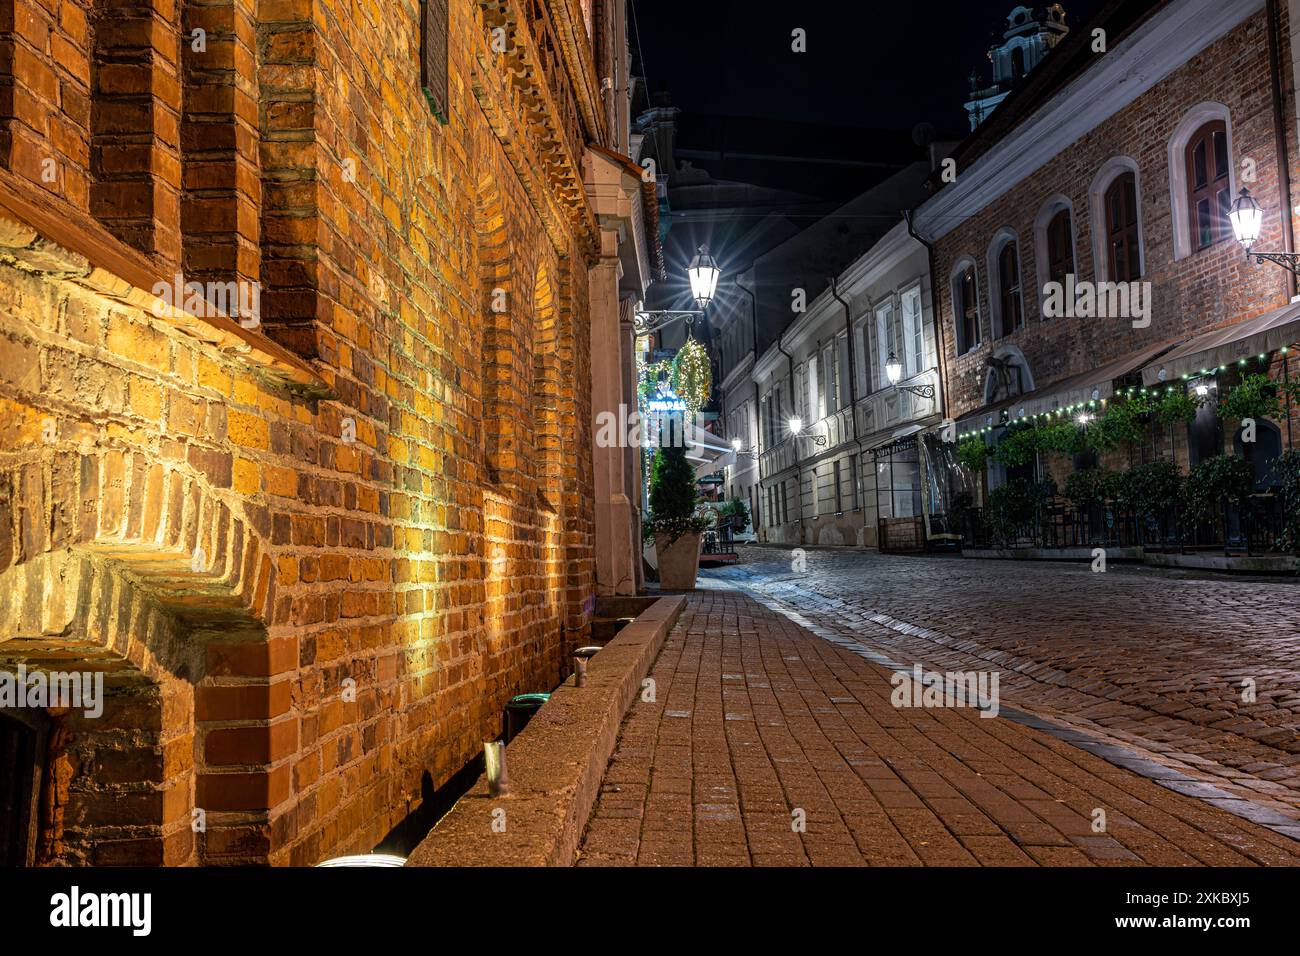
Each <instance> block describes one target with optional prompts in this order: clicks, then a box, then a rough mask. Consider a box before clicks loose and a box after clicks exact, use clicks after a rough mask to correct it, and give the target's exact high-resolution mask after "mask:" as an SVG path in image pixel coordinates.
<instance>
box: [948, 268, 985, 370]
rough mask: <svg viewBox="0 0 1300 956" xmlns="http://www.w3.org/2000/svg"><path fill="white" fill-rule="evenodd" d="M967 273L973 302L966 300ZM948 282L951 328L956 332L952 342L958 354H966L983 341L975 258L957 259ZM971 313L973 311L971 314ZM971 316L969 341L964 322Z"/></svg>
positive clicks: (977, 271) (978, 281)
mask: <svg viewBox="0 0 1300 956" xmlns="http://www.w3.org/2000/svg"><path fill="white" fill-rule="evenodd" d="M968 275H969V277H970V286H971V294H972V297H973V299H974V301H973V302H968V301H967V300H966V278H967V276H968ZM949 284H950V287H951V294H952V314H953V328H954V331H955V332H956V341H955V342H954V344H955V346H956V348H957V355H958V356H962V355H968V354H970V353H971V352H974V351H975V350H976V349H977V348H979V347H980V345H981V344H982V341H983V339H982V331H981V328H980V326H981V324H982V323H981V319H982V316H981V314H980V313H981V307H980V291H979V289H980V278H979V268H978V267H977V266H976V264H975V260H974V259H972V258H970V257H969V256H966V257H963V258H962V259H961V260H959V261H958V263H957V265H956V267H955V268H954V269H953V271H952V275H951V276H950V277H949ZM971 313H974V314H973V316H972V314H971ZM972 317H973V319H974V326H973V329H974V336H973V341H970V340H969V339H970V338H971V336H969V335H968V332H969V331H970V330H968V329H967V328H966V323H967V321H968V320H970V319H971V318H972Z"/></svg>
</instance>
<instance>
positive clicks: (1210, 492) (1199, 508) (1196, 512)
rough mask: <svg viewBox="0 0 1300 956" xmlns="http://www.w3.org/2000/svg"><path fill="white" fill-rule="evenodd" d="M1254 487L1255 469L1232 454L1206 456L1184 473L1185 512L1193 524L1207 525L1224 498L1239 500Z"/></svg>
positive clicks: (1232, 502) (1233, 500) (1241, 501)
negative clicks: (1185, 475) (1185, 482)
mask: <svg viewBox="0 0 1300 956" xmlns="http://www.w3.org/2000/svg"><path fill="white" fill-rule="evenodd" d="M1254 489H1255V469H1254V466H1253V465H1251V463H1250V462H1248V461H1246V460H1245V459H1244V458H1238V457H1236V456H1235V455H1215V456H1214V457H1213V458H1207V459H1205V461H1203V462H1201V463H1200V464H1199V465H1197V466H1196V467H1195V468H1193V469H1192V470H1191V473H1190V474H1188V476H1187V484H1186V486H1185V487H1184V489H1183V507H1184V516H1185V517H1186V519H1187V521H1188V522H1189V523H1190V524H1191V525H1192V526H1193V527H1200V526H1204V525H1207V524H1208V523H1209V522H1210V521H1211V520H1212V519H1213V518H1214V517H1215V515H1216V514H1217V513H1218V508H1219V505H1220V504H1222V503H1223V502H1225V501H1227V502H1229V503H1231V504H1237V505H1239V504H1242V503H1243V502H1245V500H1246V499H1247V498H1249V497H1250V494H1251V492H1252V491H1254Z"/></svg>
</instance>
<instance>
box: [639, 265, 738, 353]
mask: <svg viewBox="0 0 1300 956" xmlns="http://www.w3.org/2000/svg"><path fill="white" fill-rule="evenodd" d="M721 275H722V270H721V269H719V268H718V263H717V261H716V260H715V259H714V258H713V256H711V255H709V250H708V248H707V247H706V246H700V251H699V252H697V253H696V254H695V258H694V259H692V260H691V262H690V265H688V266H687V267H686V277H687V278H688V279H689V280H690V282H691V298H693V299H694V300H695V304H696V305H698V306H699V308H698V309H658V310H653V311H651V310H646V309H640V308H638V309H637V311H636V315H635V317H634V318H633V320H632V330H633V331H634V332H635V333H636V334H637V335H638V336H641V335H651V334H653V333H655V332H659V331H662V330H663V329H666V328H668V326H670V325H673V324H674V323H677V322H681V321H682V320H683V319H684V320H685V321H686V324H687V325H693V324H694V323H695V320H696V319H698V318H700V317H701V316H703V315H704V314H705V311H704V310H705V309H707V308H708V307H709V303H710V302H712V301H713V296H714V294H715V293H716V292H717V291H718V277H719V276H721Z"/></svg>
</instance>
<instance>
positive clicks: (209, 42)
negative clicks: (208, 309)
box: [0, 0, 595, 864]
mask: <svg viewBox="0 0 1300 956" xmlns="http://www.w3.org/2000/svg"><path fill="white" fill-rule="evenodd" d="M493 6H495V5H493ZM507 6H509V7H510V9H511V10H516V9H520V10H521V9H522V8H516V6H515V4H513V3H512V4H508V5H507ZM569 6H573V7H575V8H576V0H575V2H574V3H572V4H569ZM419 7H420V5H419V4H418V3H417V2H416V0H397V2H379V0H371V2H366V3H358V4H344V3H337V2H333V0H260V2H257V3H254V2H253V0H192V2H188V3H186V2H180V0H142V2H141V3H140V4H137V5H135V6H132V7H125V6H122V5H118V4H111V3H105V2H103V0H100V2H99V4H98V5H97V4H96V3H94V2H92V0H80V2H74V0H62V2H58V0H0V54H3V55H2V56H0V64H2V66H0V69H4V70H5V71H6V72H7V73H8V75H6V76H2V77H0V107H2V108H0V176H4V177H5V178H4V179H3V181H0V191H4V192H5V194H6V195H18V196H20V197H23V202H19V203H17V205H18V206H21V207H22V209H24V210H26V209H28V208H34V209H36V210H37V211H38V212H39V211H41V210H44V211H45V212H46V213H48V214H49V221H51V222H57V223H58V225H57V228H55V227H51V231H54V232H57V233H58V234H57V235H47V234H45V232H43V231H42V230H41V229H33V228H29V225H30V223H28V222H26V221H24V217H23V216H21V215H19V214H18V213H16V212H15V211H14V210H13V209H12V208H10V209H8V210H6V209H0V666H5V667H7V668H9V669H12V668H13V667H14V666H15V665H16V664H17V663H18V662H26V663H27V664H28V665H29V666H30V667H37V666H44V667H59V668H62V669H64V670H72V669H79V668H96V669H102V670H104V671H105V672H106V674H107V676H108V679H107V681H106V686H107V688H108V692H109V695H110V701H111V703H112V706H110V707H108V708H107V709H106V711H105V714H104V716H102V717H100V718H98V719H97V720H91V719H89V718H85V717H82V716H78V715H76V714H64V713H55V714H53V715H52V720H53V723H54V725H56V726H57V727H60V728H62V732H61V733H59V734H52V735H51V740H54V741H55V750H54V751H53V752H52V753H51V755H50V766H49V770H48V772H47V778H48V779H47V780H46V781H45V784H44V791H45V792H44V794H43V801H44V804H45V805H46V806H47V807H48V809H47V810H45V811H43V813H42V821H41V827H42V838H43V839H44V840H45V844H46V846H47V852H46V854H45V856H44V858H43V859H45V860H46V861H49V862H64V863H75V862H93V863H142V864H155V863H165V864H186V863H221V862H258V861H264V862H265V861H269V862H271V863H295V864H311V863H315V862H317V861H318V860H320V859H321V858H323V857H325V856H327V855H334V854H337V853H342V852H355V851H364V850H368V849H370V848H371V847H373V846H374V845H376V844H377V843H378V842H379V841H380V840H381V839H382V838H383V837H384V835H385V834H386V833H388V832H389V831H390V830H391V829H392V828H393V827H394V826H395V825H397V824H398V823H399V822H400V821H401V820H402V819H403V818H404V817H405V816H406V815H407V814H408V813H409V812H410V811H411V810H413V809H415V808H416V807H417V806H418V805H419V802H420V799H421V794H422V793H427V792H428V790H429V789H430V788H432V787H437V786H439V785H441V784H442V783H444V782H445V781H446V780H447V779H448V778H449V777H450V776H451V775H452V774H453V773H454V772H456V771H457V770H458V769H460V768H461V767H462V766H463V765H464V764H465V763H466V762H467V761H469V760H471V759H472V758H473V757H474V756H475V755H476V754H477V753H478V752H479V750H480V749H481V746H482V742H483V740H485V739H491V738H493V737H495V736H496V735H497V734H498V733H499V730H500V715H501V708H502V706H503V704H504V703H505V701H506V700H508V699H509V697H511V696H512V695H514V694H517V693H520V692H525V691H535V690H549V689H551V688H552V687H553V686H554V685H555V684H556V683H558V682H559V681H560V679H561V678H562V676H563V675H564V674H566V673H567V670H568V667H569V664H568V662H569V655H568V654H567V653H566V651H567V649H570V648H572V647H573V646H575V645H576V644H579V643H583V642H584V640H585V637H586V631H587V627H588V620H589V614H590V604H589V598H590V596H591V595H592V593H593V590H594V582H593V578H594V568H593V559H592V534H593V529H592V515H591V513H590V509H591V500H592V481H593V479H592V466H591V453H590V448H591V433H590V419H591V416H590V396H591V386H590V356H589V341H588V331H587V330H588V327H589V322H588V315H587V288H588V281H587V268H588V266H589V264H590V263H591V262H592V261H593V259H592V258H591V256H592V255H593V254H594V235H595V233H594V219H593V218H592V217H591V214H590V210H589V209H587V207H586V201H585V199H584V197H583V195H582V192H581V183H580V182H579V183H578V190H577V191H576V192H575V191H574V190H573V189H572V188H570V184H569V183H568V181H567V180H565V178H564V173H563V169H562V168H561V167H562V163H560V161H559V160H557V159H556V158H555V156H554V155H553V152H554V142H555V141H561V142H563V141H565V140H566V136H567V139H568V140H572V137H573V131H574V123H575V122H576V120H575V118H574V115H572V113H564V112H563V110H562V109H561V107H560V106H557V107H556V108H555V109H554V110H552V111H551V112H549V113H548V112H546V110H544V109H542V110H539V109H537V108H536V104H537V103H541V104H543V105H545V104H546V103H560V104H561V105H562V104H563V103H565V102H567V100H565V98H564V96H562V95H560V94H561V93H563V90H562V89H557V88H556V87H555V86H553V85H552V86H551V88H549V89H546V90H542V89H540V88H539V89H532V90H527V89H526V90H524V91H522V92H519V91H518V90H517V88H515V87H512V86H511V85H510V83H509V82H507V78H506V76H505V64H504V62H503V61H502V60H501V56H502V55H501V54H498V53H495V52H494V51H492V50H491V49H490V48H489V42H490V40H491V33H490V27H491V26H492V23H490V22H488V21H487V20H485V19H484V17H485V16H488V15H490V14H488V13H485V12H484V11H483V9H482V8H481V7H480V4H479V3H477V2H471V0H452V2H451V4H450V8H451V13H450V31H449V43H448V46H449V51H450V52H449V65H450V70H449V73H450V83H449V93H448V100H449V102H448V104H447V109H448V113H449V122H448V123H447V124H446V125H443V124H440V123H439V122H438V121H437V120H436V119H435V118H434V116H433V114H432V112H431V111H430V108H429V106H428V104H427V103H426V99H425V95H424V93H423V92H422V91H421V89H420V81H419V76H420V72H419V65H420V61H419V43H420V35H421V31H420V25H419ZM557 19H558V18H557ZM508 27H509V29H508V33H507V35H508V36H509V38H510V43H511V54H510V55H515V54H516V52H517V48H519V47H531V44H532V43H533V40H532V36H533V34H531V33H529V32H528V31H529V24H528V23H527V22H526V21H524V20H523V19H522V18H521V19H519V20H517V21H513V22H511V23H510V24H508ZM195 30H202V31H203V34H202V36H203V38H204V44H203V45H204V46H205V49H204V50H203V51H197V50H196V49H195V48H194V37H195V33H194V31H195ZM530 55H531V54H530ZM541 75H542V76H543V77H544V79H545V80H546V81H547V82H548V83H549V84H559V83H561V82H562V79H561V74H560V73H558V72H556V71H554V70H552V71H550V72H546V73H544V74H541ZM515 82H516V83H517V82H518V81H517V80H516V81H515ZM537 82H541V80H538V81H537ZM512 90H514V92H511V91H512ZM526 103H531V104H533V105H534V108H533V109H532V110H528V109H525V108H524V106H525V104H526ZM539 117H540V118H539ZM547 124H550V127H549V128H548V125H547ZM566 124H567V125H566ZM548 129H549V135H550V137H551V138H549V139H548ZM507 130H510V131H513V136H512V137H511V138H510V140H509V144H510V145H509V149H507V148H506V147H504V146H503V145H502V138H501V137H502V136H503V134H504V132H505V131H507ZM579 135H581V134H579ZM588 135H590V133H589V131H588ZM579 142H580V140H579ZM46 160H51V161H52V163H47V162H46ZM50 168H53V169H54V170H55V171H56V173H55V175H54V177H53V178H50V177H49V176H48V175H47V174H46V170H48V169H50ZM24 203H25V204H24ZM38 218H39V217H38ZM42 221H44V220H42ZM83 249H88V250H91V251H92V253H93V254H88V255H87V257H88V258H89V260H90V261H89V262H87V261H86V258H83V253H82V251H81V250H83ZM98 260H102V261H98ZM118 261H121V262H125V263H127V264H131V265H133V266H139V268H140V270H141V271H142V272H143V271H147V272H148V273H149V274H150V275H151V276H153V277H155V278H156V279H158V280H162V281H171V278H172V276H173V275H174V274H175V273H177V272H179V271H182V270H183V273H184V276H185V278H186V279H197V280H199V281H211V282H227V281H233V282H237V283H244V284H246V285H247V284H251V283H254V282H257V283H260V287H259V290H260V302H261V314H260V325H258V326H257V327H256V328H254V329H251V330H250V331H247V332H246V333H241V332H240V331H239V330H238V329H237V328H236V329H234V330H233V331H232V329H231V328H230V326H231V324H232V323H230V322H229V321H227V322H226V327H224V328H217V329H216V330H215V331H214V327H213V325H212V324H211V323H206V324H205V323H204V322H199V321H193V320H191V319H187V318H185V317H181V318H179V319H176V318H175V317H162V318H160V317H159V316H158V315H156V314H155V312H154V311H152V310H151V308H149V306H150V305H151V304H152V299H151V298H150V297H149V296H144V295H142V294H141V292H140V289H139V284H138V283H136V282H135V280H134V279H132V278H131V277H130V276H121V275H118V274H117V273H116V272H115V271H114V270H113V268H111V264H112V263H113V262H118ZM105 263H108V264H109V265H105ZM96 267H98V268H96ZM132 285H135V286H136V288H135V289H132V288H131V286H132ZM145 291H148V290H147V289H146V290H145ZM502 292H504V297H503V296H502ZM501 302H504V307H503V308H495V306H498V305H499V304H500V303H501ZM217 325H220V323H219V322H218V323H217ZM241 335H242V338H241V337H240V336H241ZM249 342H251V343H252V347H251V348H250V347H249V345H248V344H249ZM196 554H197V557H196ZM56 738H57V739H56ZM196 810H198V811H202V820H203V826H202V827H201V828H198V829H197V830H196V827H195V826H194V825H193V821H194V820H195V818H196V815H195V811H196Z"/></svg>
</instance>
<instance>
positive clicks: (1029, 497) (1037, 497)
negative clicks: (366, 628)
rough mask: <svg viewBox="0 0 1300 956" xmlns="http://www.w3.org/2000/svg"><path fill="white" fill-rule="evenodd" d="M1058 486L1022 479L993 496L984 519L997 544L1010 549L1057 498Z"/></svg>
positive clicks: (1008, 484) (990, 493)
mask: <svg viewBox="0 0 1300 956" xmlns="http://www.w3.org/2000/svg"><path fill="white" fill-rule="evenodd" d="M1055 495H1056V485H1055V483H1054V482H1051V481H1047V482H1043V483H1041V484H1040V483H1039V482H1035V481H1029V480H1025V479H1022V480H1020V481H1010V482H1007V484H1005V485H1003V486H1002V487H1001V488H995V489H993V491H991V492H989V500H988V504H987V505H985V507H984V518H985V521H986V522H987V523H988V528H989V532H990V534H991V535H992V538H993V541H994V543H995V544H1003V545H1010V544H1013V543H1014V542H1015V540H1016V538H1018V537H1019V536H1020V532H1021V531H1022V530H1023V529H1025V528H1026V527H1027V526H1030V525H1032V524H1033V523H1034V521H1035V520H1036V519H1037V518H1038V517H1040V516H1041V514H1042V510H1043V507H1044V505H1045V504H1046V503H1047V501H1048V499H1050V498H1052V497H1055Z"/></svg>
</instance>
